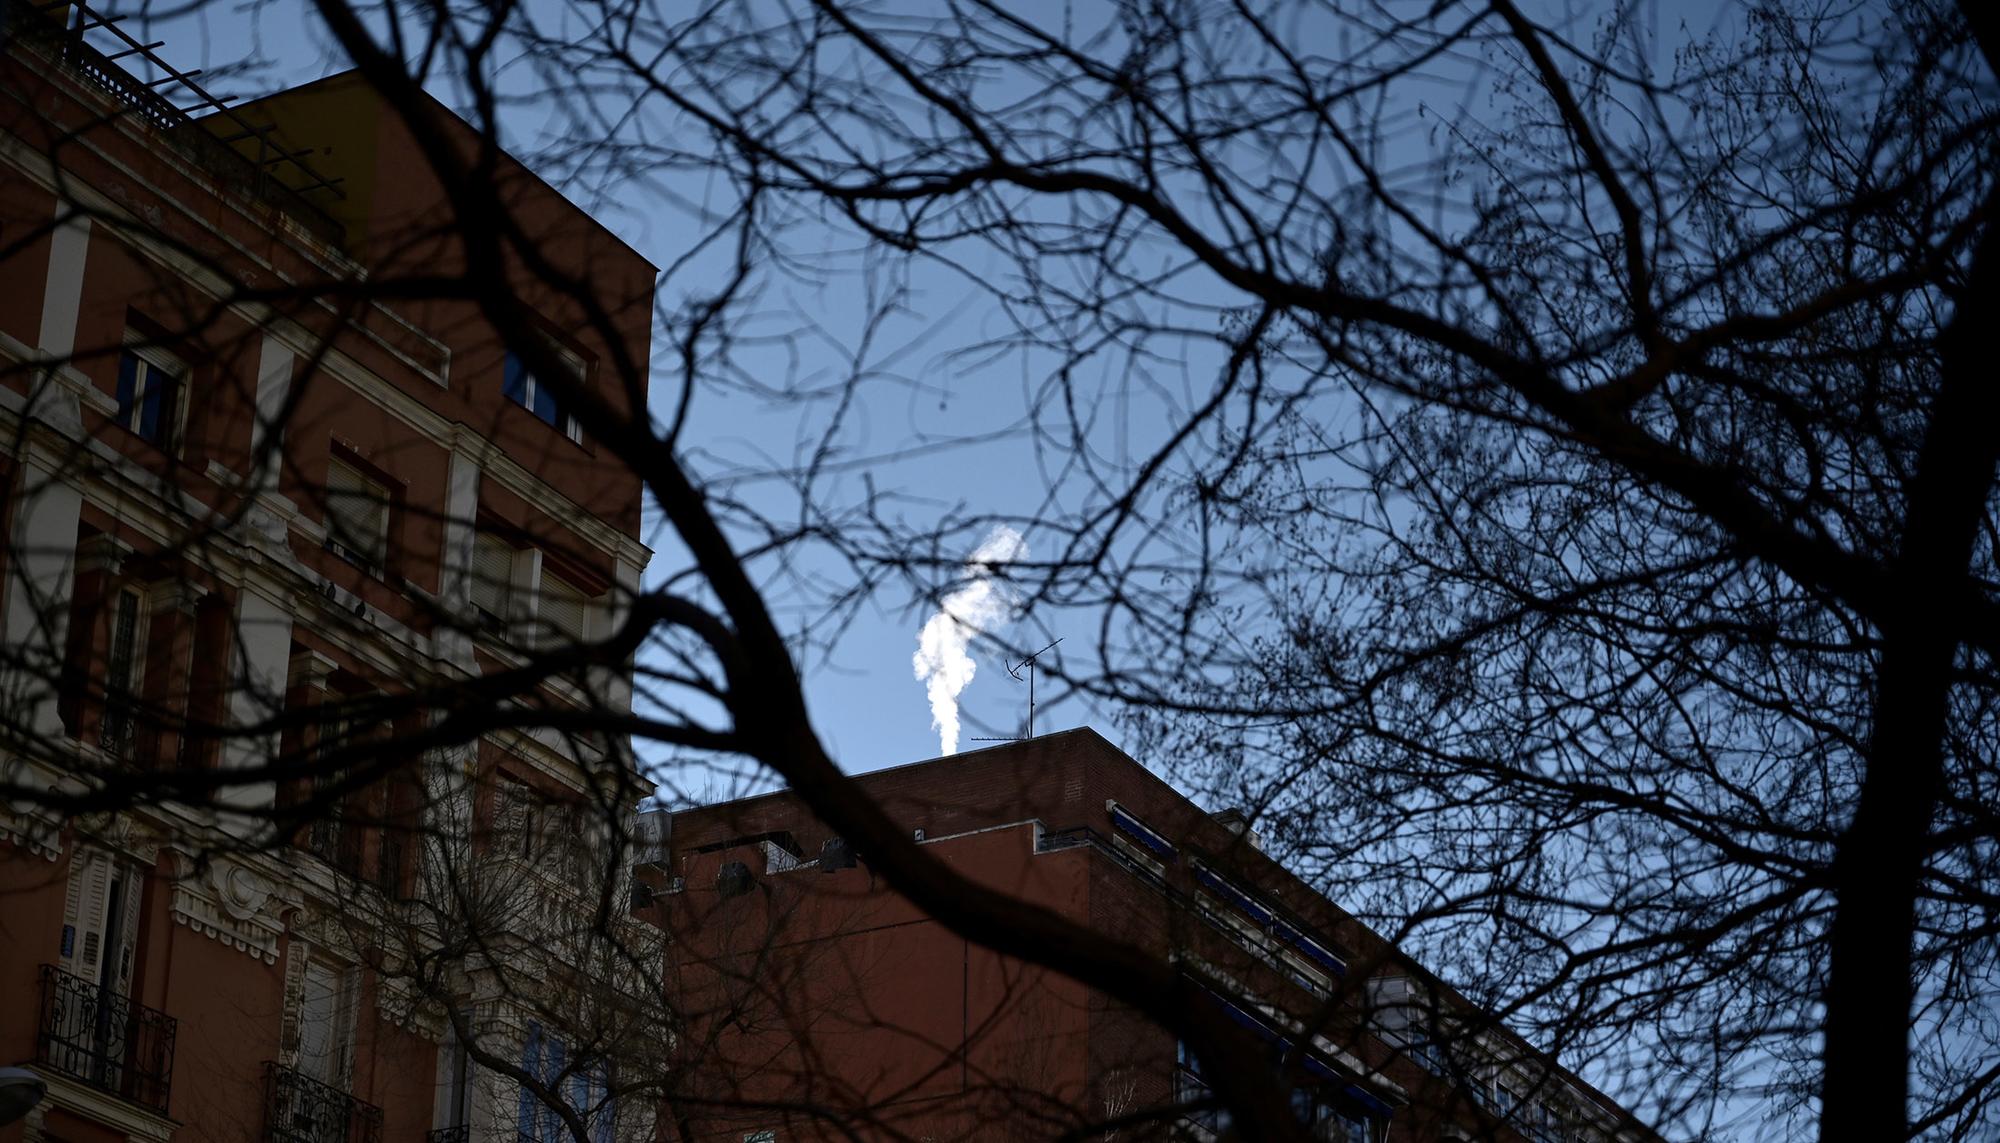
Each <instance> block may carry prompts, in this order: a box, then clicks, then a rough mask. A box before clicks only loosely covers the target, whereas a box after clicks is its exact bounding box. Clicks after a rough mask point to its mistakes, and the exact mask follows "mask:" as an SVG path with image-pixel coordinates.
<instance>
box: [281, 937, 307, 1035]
mask: <svg viewBox="0 0 2000 1143" xmlns="http://www.w3.org/2000/svg"><path fill="white" fill-rule="evenodd" d="M305 994H306V948H305V945H304V943H303V942H301V941H299V940H298V938H296V937H294V938H293V939H292V940H291V942H290V944H289V945H288V946H287V947H286V950H285V1007H284V1022H283V1023H282V1024H281V1025H280V1026H279V1028H278V1060H279V1062H280V1063H282V1064H284V1065H285V1066H287V1067H297V1066H298V1062H299V1020H300V1017H301V1016H302V1015H303V1014H304V1011H305Z"/></svg>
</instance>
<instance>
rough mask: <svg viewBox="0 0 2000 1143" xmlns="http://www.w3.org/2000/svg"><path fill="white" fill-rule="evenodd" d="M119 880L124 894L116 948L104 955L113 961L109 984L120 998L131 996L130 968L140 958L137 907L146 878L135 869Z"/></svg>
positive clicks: (121, 872) (121, 899)
mask: <svg viewBox="0 0 2000 1143" xmlns="http://www.w3.org/2000/svg"><path fill="white" fill-rule="evenodd" d="M119 880H121V881H123V882H124V885H125V889H124V893H123V895H122V896H121V898H120V901H119V911H120V913H122V914H123V915H122V916H120V917H119V918H118V929H117V932H118V940H117V947H116V948H114V949H111V950H109V951H108V952H107V954H106V955H108V956H113V957H116V958H117V959H116V960H114V961H113V962H112V969H113V975H112V980H113V981H114V983H115V984H116V987H117V989H118V993H119V995H121V996H130V995H132V967H133V964H134V962H135V961H136V960H137V959H138V955H139V924H140V920H141V918H140V915H139V906H140V905H141V904H142V903H143V902H144V898H145V892H146V877H145V874H144V873H142V872H141V871H139V870H137V869H131V868H127V869H124V870H121V871H120V872H119Z"/></svg>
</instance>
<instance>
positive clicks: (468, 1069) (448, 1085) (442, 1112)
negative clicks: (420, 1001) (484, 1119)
mask: <svg viewBox="0 0 2000 1143" xmlns="http://www.w3.org/2000/svg"><path fill="white" fill-rule="evenodd" d="M444 1035H445V1040H444V1043H443V1044H442V1045H440V1046H439V1048H438V1087H439V1088H440V1089H441V1090H440V1091H439V1096H440V1098H439V1099H438V1101H437V1118H438V1120H439V1121H438V1122H437V1123H435V1124H433V1125H432V1126H433V1127H434V1128H436V1129H437V1130H440V1131H442V1130H444V1129H446V1128H451V1127H465V1126H468V1125H470V1124H471V1122H472V1056H471V1055H470V1054H469V1053H468V1052H467V1051H466V1050H465V1044H464V1043H463V1042H461V1041H460V1040H459V1038H458V1025H457V1024H455V1023H452V1022H451V1021H449V1020H447V1021H446V1022H445V1026H444Z"/></svg>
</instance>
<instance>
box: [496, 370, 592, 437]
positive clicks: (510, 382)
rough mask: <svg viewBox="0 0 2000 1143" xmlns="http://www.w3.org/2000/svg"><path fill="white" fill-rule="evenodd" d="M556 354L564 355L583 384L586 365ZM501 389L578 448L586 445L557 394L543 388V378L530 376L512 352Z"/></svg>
mask: <svg viewBox="0 0 2000 1143" xmlns="http://www.w3.org/2000/svg"><path fill="white" fill-rule="evenodd" d="M557 352H558V353H561V354H562V358H563V363H564V364H565V365H567V366H569V369H570V376H571V378H572V379H573V380H574V381H575V382H577V383H578V384H581V383H582V381H583V362H581V361H579V360H577V358H576V357H575V356H574V355H572V354H568V353H562V351H561V350H557ZM501 389H502V391H503V392H504V393H506V394H507V399H508V400H510V401H512V402H514V403H515V404H516V405H519V406H521V407H522V408H524V409H526V410H528V411H529V412H531V413H533V414H535V416H537V417H540V418H541V419H542V421H543V422H544V423H546V424H549V425H553V426H555V427H556V428H557V429H559V430H561V432H562V434H563V435H564V436H566V437H568V438H569V439H571V440H573V441H576V442H577V443H579V444H581V443H582V442H583V427H582V426H581V425H579V424H577V423H576V418H575V417H573V416H571V415H570V413H569V410H567V409H565V408H563V407H562V406H561V405H560V404H558V403H557V401H556V395H555V392H554V391H553V390H551V389H550V388H549V387H548V386H546V385H544V384H542V382H541V379H540V378H538V377H536V376H535V375H534V374H533V373H530V372H528V367H527V366H526V365H525V364H523V363H522V361H521V359H520V358H519V357H517V356H515V355H514V353H513V351H512V350H509V351H508V353H507V362H506V365H505V373H504V376H503V378H502V380H501Z"/></svg>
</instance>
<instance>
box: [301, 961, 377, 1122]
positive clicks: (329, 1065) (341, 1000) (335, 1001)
mask: <svg viewBox="0 0 2000 1143" xmlns="http://www.w3.org/2000/svg"><path fill="white" fill-rule="evenodd" d="M294 955H295V956H298V957H299V959H298V960H297V961H295V962H294V963H296V964H298V965H299V969H298V971H297V973H296V975H295V976H294V977H293V979H291V980H288V981H287V985H288V987H287V991H288V992H290V993H291V995H290V996H288V997H287V998H286V1001H287V1004H288V1006H289V1008H290V1010H291V1017H292V1018H291V1043H290V1044H288V1045H286V1046H287V1047H288V1048H289V1054H290V1056H291V1068H292V1070H293V1071H296V1072H298V1073H299V1074H300V1075H302V1076H305V1077H306V1078H308V1079H312V1080H317V1081H318V1082H320V1083H323V1084H326V1085H327V1086H328V1087H332V1088H337V1089H339V1090H341V1091H347V1090H349V1089H350V1087H351V1085H352V1083H353V1077H354V1025H355V1020H356V1017H357V1016H358V1014H359V1009H360V1004H359V1003H358V1000H359V996H360V987H359V985H360V981H359V980H358V979H357V974H356V972H355V969H354V968H353V967H352V966H351V965H343V964H338V963H336V962H333V961H329V960H323V959H320V958H318V957H314V956H312V955H311V954H310V953H305V952H303V950H295V951H294ZM321 1034H323V1035H324V1036H325V1046H324V1049H323V1050H320V1051H315V1052H313V1053H312V1054H311V1055H308V1049H309V1048H310V1047H311V1045H310V1043H309V1041H310V1040H312V1039H313V1038H314V1037H315V1036H317V1035H321Z"/></svg>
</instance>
